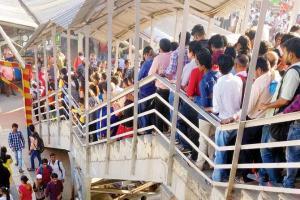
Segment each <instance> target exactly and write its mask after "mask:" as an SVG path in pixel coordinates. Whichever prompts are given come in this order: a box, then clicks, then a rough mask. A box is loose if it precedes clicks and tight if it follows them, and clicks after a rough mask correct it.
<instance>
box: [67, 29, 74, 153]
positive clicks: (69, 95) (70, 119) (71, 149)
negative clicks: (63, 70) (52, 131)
mask: <svg viewBox="0 0 300 200" xmlns="http://www.w3.org/2000/svg"><path fill="white" fill-rule="evenodd" d="M67 62H68V63H67V69H68V99H69V127H70V151H71V155H73V154H72V151H73V137H72V132H73V115H72V86H71V85H72V78H71V74H72V73H71V72H72V65H71V33H70V29H68V30H67Z"/></svg>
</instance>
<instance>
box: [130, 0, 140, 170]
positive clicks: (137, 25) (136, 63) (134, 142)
mask: <svg viewBox="0 0 300 200" xmlns="http://www.w3.org/2000/svg"><path fill="white" fill-rule="evenodd" d="M140 7H141V1H140V0H135V34H134V37H135V38H134V39H135V41H134V46H135V51H134V52H135V53H134V107H133V139H132V152H131V153H132V156H131V174H132V175H134V173H135V165H136V157H137V132H138V131H137V130H138V117H137V116H138V92H139V83H138V72H139V71H138V70H139V46H140V38H139V34H140V18H141V16H140V10H141V8H140Z"/></svg>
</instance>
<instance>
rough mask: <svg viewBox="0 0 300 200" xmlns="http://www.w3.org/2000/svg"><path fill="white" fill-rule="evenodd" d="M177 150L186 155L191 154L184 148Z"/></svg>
mask: <svg viewBox="0 0 300 200" xmlns="http://www.w3.org/2000/svg"><path fill="white" fill-rule="evenodd" d="M179 150H180V151H181V152H182V153H183V154H188V153H190V152H191V150H190V149H188V148H184V147H183V146H181V147H179Z"/></svg>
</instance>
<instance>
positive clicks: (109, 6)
mask: <svg viewBox="0 0 300 200" xmlns="http://www.w3.org/2000/svg"><path fill="white" fill-rule="evenodd" d="M113 4H114V1H107V13H108V15H107V45H108V46H107V47H108V56H107V71H106V76H107V81H106V82H107V109H106V110H107V130H106V135H107V145H106V157H105V174H108V172H109V160H110V143H111V139H110V134H111V131H110V123H111V122H110V116H111V112H110V107H111V102H110V101H111V92H112V91H111V70H112V64H111V60H112V59H111V53H112V52H111V51H112V36H113V35H112V33H113V32H112V20H113ZM129 45H130V44H129Z"/></svg>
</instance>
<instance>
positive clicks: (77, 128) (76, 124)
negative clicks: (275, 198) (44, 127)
mask: <svg viewBox="0 0 300 200" xmlns="http://www.w3.org/2000/svg"><path fill="white" fill-rule="evenodd" d="M153 81H160V82H161V83H162V84H163V85H164V86H166V87H167V88H168V89H169V90H170V91H173V92H174V91H175V86H174V85H172V84H171V83H170V82H169V81H168V80H166V79H164V78H162V77H160V76H158V75H151V76H149V77H147V78H145V79H143V80H141V81H140V82H139V88H140V87H142V86H144V85H146V84H149V83H151V82H153ZM61 91H62V92H63V93H64V94H65V95H66V96H68V95H67V93H66V91H65V90H61ZM133 91H134V87H133V86H132V87H129V88H127V89H126V90H124V91H123V92H121V93H119V94H117V95H116V96H113V97H112V98H111V101H110V102H111V103H114V102H116V101H117V100H119V99H121V98H124V97H125V96H126V95H128V94H130V93H133ZM58 92H60V91H58ZM51 95H54V94H53V93H52V94H51ZM179 97H180V99H181V101H183V102H185V103H187V104H189V106H190V107H192V108H193V109H194V110H195V111H196V112H197V113H198V114H200V115H201V116H202V117H203V118H205V119H206V120H207V122H209V123H210V124H211V125H212V126H214V127H215V128H217V129H219V130H236V129H238V124H237V123H232V124H227V125H221V124H220V123H219V120H218V119H216V117H215V116H213V115H211V114H209V113H207V112H205V111H204V110H203V109H202V108H200V107H199V106H198V105H196V104H195V103H194V102H193V101H191V100H190V99H189V98H188V97H187V96H186V95H185V93H184V92H182V91H181V92H180V93H179ZM46 98H47V97H43V98H41V99H40V101H44V100H45V99H46ZM153 99H159V100H160V101H161V102H162V103H163V104H164V105H165V106H166V107H168V108H169V109H170V110H171V111H173V110H174V108H173V105H170V104H169V103H168V102H167V101H165V100H164V99H163V98H162V97H161V96H160V95H158V94H157V93H154V94H152V95H150V96H148V97H146V98H143V99H139V100H138V101H137V103H138V104H141V103H144V102H146V101H149V100H153ZM60 101H62V102H64V103H65V105H66V106H67V108H64V107H60V109H62V110H63V111H64V113H66V114H67V113H68V112H67V110H69V104H67V103H66V102H65V100H64V99H60ZM69 102H71V106H74V107H76V108H78V107H77V105H76V102H75V100H74V99H72V100H71V101H69ZM34 103H37V102H36V101H35V102H34ZM43 106H45V105H43ZM105 106H107V102H103V103H100V104H99V105H97V106H95V107H94V108H91V109H90V110H89V111H88V112H87V115H85V114H83V115H82V116H83V117H89V115H90V114H92V113H94V112H98V111H99V110H100V109H102V108H104V107H105ZM133 107H134V103H131V104H129V105H127V106H125V107H122V108H120V109H117V110H114V111H113V112H112V113H111V115H114V114H116V113H119V112H122V111H124V110H126V109H130V108H133ZM36 109H37V108H35V110H36ZM51 112H55V110H52V111H51ZM43 114H45V112H44V113H43ZM151 114H152V115H153V114H154V115H155V116H158V117H160V118H161V119H162V120H163V121H164V122H165V123H166V124H167V125H168V126H171V125H172V123H171V121H170V120H169V119H166V118H165V117H164V116H163V115H162V114H161V113H160V112H158V111H157V110H155V109H150V110H148V111H146V112H143V113H139V114H138V116H137V117H138V118H140V117H143V116H146V115H151ZM111 115H110V116H111ZM33 116H34V117H36V116H37V114H34V115H33ZM110 116H107V115H106V116H103V117H100V118H99V119H95V120H93V121H90V122H89V123H88V124H83V125H81V123H80V121H79V119H77V117H76V116H75V117H73V127H72V129H73V131H74V133H77V134H76V136H77V138H78V139H79V140H80V138H82V137H88V136H89V135H92V134H95V133H98V132H100V131H106V130H108V128H112V127H115V126H118V125H120V124H123V123H125V122H129V121H133V120H134V116H132V117H129V118H126V119H123V120H121V121H118V122H115V123H113V124H110V126H109V127H107V126H105V127H101V128H100V129H97V130H94V131H87V130H86V129H87V128H88V126H90V125H91V124H95V123H99V122H100V121H102V120H107V119H110ZM178 117H179V119H181V120H183V121H184V122H185V123H186V124H187V125H188V126H189V127H191V128H192V129H193V130H195V131H196V132H197V133H198V134H199V136H202V137H203V138H204V139H205V141H206V142H207V143H208V144H209V145H210V146H212V147H213V148H214V150H215V151H233V150H234V149H235V146H234V145H231V146H222V147H220V146H218V145H217V144H216V143H215V141H213V140H212V139H210V138H209V137H208V136H207V135H206V134H204V133H203V132H202V131H201V130H200V129H199V127H197V126H195V125H194V124H193V123H192V122H191V121H190V120H189V119H187V118H186V117H185V116H184V115H182V113H180V112H179V113H178ZM65 119H66V117H65ZM298 119H300V112H296V113H290V114H284V115H277V116H273V117H269V118H263V119H255V120H247V121H245V122H244V123H245V127H254V126H260V125H266V124H271V123H276V122H283V121H292V120H298ZM47 120H50V119H47ZM47 120H46V121H47ZM44 121H45V120H41V121H39V122H35V123H40V122H44ZM176 129H177V133H178V134H179V135H180V136H181V137H182V138H183V139H184V140H185V141H186V142H187V143H188V144H189V145H190V146H191V147H192V148H193V149H194V150H195V151H197V152H198V156H201V157H202V158H204V159H205V161H206V162H207V163H208V164H209V165H210V166H211V167H213V168H214V169H231V167H232V164H215V163H214V162H213V160H211V159H210V158H209V157H208V156H207V155H205V154H204V153H202V152H201V150H200V149H199V147H198V146H196V145H195V144H194V143H193V142H192V141H191V140H190V139H189V138H188V137H187V136H186V135H185V133H183V132H182V131H181V130H179V129H178V128H176ZM149 130H153V131H154V132H156V133H158V134H159V135H160V136H161V137H162V138H163V139H164V140H166V141H167V142H168V143H169V145H170V140H169V138H168V137H167V136H166V135H165V134H164V133H162V132H161V131H160V130H159V129H158V128H157V127H156V126H155V125H150V126H148V127H141V128H139V129H138V130H137V132H138V133H141V132H144V131H149ZM133 132H134V130H132V131H128V132H125V133H123V134H120V135H116V136H113V137H110V142H114V141H117V140H118V139H121V138H123V137H125V136H129V135H132V134H133ZM107 140H108V139H107V138H100V139H99V140H98V141H90V142H89V143H88V144H86V143H84V142H82V141H80V143H81V145H82V146H86V145H89V146H91V145H98V144H101V143H106V142H107ZM297 145H300V140H293V141H283V142H269V143H257V144H243V145H241V149H242V150H245V149H262V148H274V147H288V146H297ZM176 152H177V153H178V154H179V155H180V156H181V157H182V158H183V159H184V160H185V161H186V162H188V164H189V165H190V166H191V167H192V168H193V169H194V170H196V171H197V172H198V173H199V174H200V175H201V176H202V177H203V178H204V179H205V180H206V181H207V182H208V183H210V184H211V185H213V186H219V187H227V186H228V183H226V182H215V181H213V180H212V179H211V178H210V177H209V176H208V175H207V174H206V173H205V171H201V170H200V169H199V168H198V167H197V166H196V165H195V163H194V162H192V161H191V160H190V159H189V158H188V157H187V155H185V154H183V153H182V152H181V151H180V150H179V149H178V148H176ZM237 168H238V169H246V168H248V169H249V168H257V169H259V168H265V169H267V168H300V163H299V162H297V163H245V164H238V165H237ZM234 187H235V188H239V189H247V190H258V191H268V192H276V193H289V194H300V189H291V188H277V187H276V188H275V187H267V186H258V185H248V184H234Z"/></svg>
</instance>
